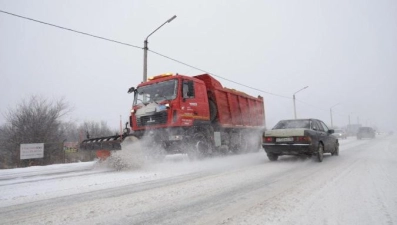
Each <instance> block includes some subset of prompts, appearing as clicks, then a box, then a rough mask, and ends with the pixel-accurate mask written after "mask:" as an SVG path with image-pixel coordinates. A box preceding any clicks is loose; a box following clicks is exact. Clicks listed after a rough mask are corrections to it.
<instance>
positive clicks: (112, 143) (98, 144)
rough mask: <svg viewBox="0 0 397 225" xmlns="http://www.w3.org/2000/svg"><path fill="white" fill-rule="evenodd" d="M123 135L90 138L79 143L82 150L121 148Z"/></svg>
mask: <svg viewBox="0 0 397 225" xmlns="http://www.w3.org/2000/svg"><path fill="white" fill-rule="evenodd" d="M125 137H126V136H124V135H114V136H108V137H99V138H90V139H86V140H83V141H82V142H81V143H80V149H82V150H121V142H123V140H124V138H125Z"/></svg>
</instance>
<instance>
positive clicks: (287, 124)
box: [273, 120, 310, 129]
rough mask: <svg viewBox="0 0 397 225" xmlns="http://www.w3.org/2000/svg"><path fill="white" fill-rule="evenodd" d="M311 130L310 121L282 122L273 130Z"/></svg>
mask: <svg viewBox="0 0 397 225" xmlns="http://www.w3.org/2000/svg"><path fill="white" fill-rule="evenodd" d="M289 128H307V129H309V128H310V121H309V120H282V121H280V122H278V123H277V124H276V126H274V127H273V129H289Z"/></svg>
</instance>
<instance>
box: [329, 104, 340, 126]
mask: <svg viewBox="0 0 397 225" xmlns="http://www.w3.org/2000/svg"><path fill="white" fill-rule="evenodd" d="M339 104H340V103H337V104H335V105H333V106H331V108H329V114H330V115H331V128H333V127H334V124H333V121H332V108H333V107H335V106H337V105H339Z"/></svg>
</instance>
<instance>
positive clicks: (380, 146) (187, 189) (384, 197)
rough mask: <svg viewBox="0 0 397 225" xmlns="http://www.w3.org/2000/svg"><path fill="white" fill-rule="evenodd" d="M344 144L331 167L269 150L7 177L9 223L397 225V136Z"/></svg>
mask: <svg viewBox="0 0 397 225" xmlns="http://www.w3.org/2000/svg"><path fill="white" fill-rule="evenodd" d="M340 143H341V144H340V156H330V155H326V156H325V158H324V161H323V162H322V163H318V162H316V161H315V160H313V159H306V160H305V159H299V158H296V157H288V156H285V157H281V158H280V159H279V161H277V162H270V161H268V159H267V157H266V155H265V153H264V152H263V151H261V152H259V153H253V154H246V155H235V156H228V157H219V158H212V159H207V160H203V161H195V162H190V161H189V160H187V159H186V157H185V156H183V155H175V156H168V157H167V158H166V160H165V161H164V162H162V163H157V164H150V165H144V167H142V168H140V169H135V170H127V171H114V170H111V169H108V168H106V167H104V166H100V165H98V164H96V163H94V162H89V163H76V164H65V165H53V166H46V167H30V168H22V169H12V170H0V223H1V224H302V225H304V224H305V225H306V224H397V191H396V190H397V137H396V136H380V137H378V138H376V139H374V140H360V141H358V140H356V139H355V138H349V139H347V140H341V141H340Z"/></svg>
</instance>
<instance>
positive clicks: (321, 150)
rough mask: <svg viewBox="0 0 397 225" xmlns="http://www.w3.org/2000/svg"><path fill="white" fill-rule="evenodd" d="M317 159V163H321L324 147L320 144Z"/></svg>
mask: <svg viewBox="0 0 397 225" xmlns="http://www.w3.org/2000/svg"><path fill="white" fill-rule="evenodd" d="M317 159H318V161H319V162H322V161H323V159H324V146H323V144H321V143H319V144H318V151H317Z"/></svg>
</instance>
